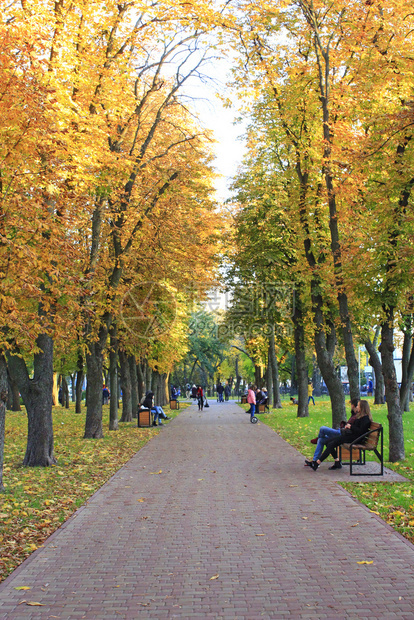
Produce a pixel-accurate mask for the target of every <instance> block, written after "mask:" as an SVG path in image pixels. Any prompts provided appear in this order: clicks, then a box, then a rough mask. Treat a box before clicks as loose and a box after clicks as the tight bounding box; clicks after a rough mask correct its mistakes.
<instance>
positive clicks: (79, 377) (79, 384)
mask: <svg viewBox="0 0 414 620" xmlns="http://www.w3.org/2000/svg"><path fill="white" fill-rule="evenodd" d="M83 378H84V373H83V357H82V355H78V361H77V371H76V388H75V393H76V402H75V413H82V388H83Z"/></svg>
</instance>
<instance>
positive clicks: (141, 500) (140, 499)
mask: <svg viewBox="0 0 414 620" xmlns="http://www.w3.org/2000/svg"><path fill="white" fill-rule="evenodd" d="M137 502H141V504H142V502H145V497H140V498H139V499H138V500H137Z"/></svg>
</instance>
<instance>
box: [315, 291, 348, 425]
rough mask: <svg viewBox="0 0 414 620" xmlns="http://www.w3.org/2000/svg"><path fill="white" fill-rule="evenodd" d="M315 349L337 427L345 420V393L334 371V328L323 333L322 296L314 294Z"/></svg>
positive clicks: (331, 327)
mask: <svg viewBox="0 0 414 620" xmlns="http://www.w3.org/2000/svg"><path fill="white" fill-rule="evenodd" d="M313 304H314V322H315V327H316V329H315V336H314V338H315V350H316V359H317V361H318V366H319V370H320V371H321V374H322V377H323V380H324V382H325V385H326V387H327V388H328V391H329V398H330V400H331V407H332V426H333V428H338V427H339V425H340V423H341V422H342V421H345V420H346V409H345V395H344V390H343V387H342V382H341V379H340V377H339V376H338V373H337V372H336V368H335V364H334V361H333V356H334V352H335V330H334V327H333V325H331V326H330V332H329V335H328V337H327V336H326V335H325V330H324V320H323V312H322V298H321V297H320V296H319V295H316V296H315V298H314V300H313Z"/></svg>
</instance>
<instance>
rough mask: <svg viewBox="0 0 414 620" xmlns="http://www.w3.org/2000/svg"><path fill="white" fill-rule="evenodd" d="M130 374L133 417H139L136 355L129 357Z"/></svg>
mask: <svg viewBox="0 0 414 620" xmlns="http://www.w3.org/2000/svg"><path fill="white" fill-rule="evenodd" d="M128 363H129V374H130V377H131V407H132V417H133V418H137V417H138V377H137V363H136V361H135V355H128Z"/></svg>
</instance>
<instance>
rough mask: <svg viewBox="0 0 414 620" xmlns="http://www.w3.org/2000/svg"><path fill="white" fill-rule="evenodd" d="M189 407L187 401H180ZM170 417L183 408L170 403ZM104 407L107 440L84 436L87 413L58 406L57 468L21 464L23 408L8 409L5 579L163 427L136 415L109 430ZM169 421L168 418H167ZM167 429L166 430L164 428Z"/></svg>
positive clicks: (0, 558) (0, 573)
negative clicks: (142, 423)
mask: <svg viewBox="0 0 414 620" xmlns="http://www.w3.org/2000/svg"><path fill="white" fill-rule="evenodd" d="M180 406H181V408H185V407H186V406H187V405H186V404H185V403H180ZM165 411H166V412H168V415H169V416H170V417H174V416H175V415H176V414H177V413H178V412H176V411H171V412H170V408H169V406H167V407H166V408H165ZM108 423H109V406H104V434H105V437H104V438H103V439H88V440H85V439H82V437H83V434H84V428H85V415H84V414H75V413H74V405H73V404H71V408H70V409H69V410H67V409H62V407H54V408H53V426H54V440H55V456H56V458H57V460H58V462H57V464H56V465H54V466H53V467H45V468H43V467H26V468H23V467H22V465H21V464H22V461H23V457H24V453H25V449H26V440H27V417H26V413H25V411H24V408H23V411H22V412H19V413H13V412H9V411H8V412H7V414H6V435H5V454H4V476H3V481H4V486H5V488H6V492H5V493H1V494H0V582H1V581H3V580H4V579H5V578H6V577H7V575H9V574H10V573H11V572H12V571H13V570H14V569H15V568H16V567H17V566H19V564H21V563H22V562H23V560H25V559H26V558H27V557H28V556H29V555H30V554H31V553H32V552H33V551H35V549H37V548H38V547H40V546H41V545H42V543H43V542H44V541H45V540H46V538H47V537H48V536H50V534H52V532H54V531H55V530H56V529H58V527H59V526H60V525H61V524H62V523H63V522H64V521H66V519H68V518H69V517H70V516H71V515H72V514H73V513H74V512H75V511H76V510H77V508H79V507H80V506H81V505H82V504H84V503H85V502H86V500H87V499H88V498H89V497H91V495H93V493H95V491H97V490H98V489H99V488H100V487H101V486H102V485H103V484H104V483H105V482H106V481H107V480H108V479H109V478H110V477H111V476H112V475H113V474H114V473H115V472H116V471H118V469H120V468H121V467H122V466H123V465H125V463H126V462H127V461H128V460H129V459H130V458H131V457H132V456H133V455H134V454H135V453H136V452H137V451H138V450H140V449H141V448H142V447H143V446H144V445H145V444H146V443H147V442H148V441H149V440H150V439H151V437H153V436H154V435H155V434H156V433H158V432H160V429H158V428H138V427H137V420H136V419H134V420H133V421H132V422H127V423H122V424H121V423H120V424H119V430H118V431H109V430H108ZM167 424H168V423H167ZM163 430H164V429H163Z"/></svg>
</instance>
